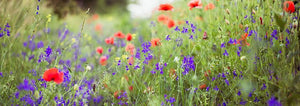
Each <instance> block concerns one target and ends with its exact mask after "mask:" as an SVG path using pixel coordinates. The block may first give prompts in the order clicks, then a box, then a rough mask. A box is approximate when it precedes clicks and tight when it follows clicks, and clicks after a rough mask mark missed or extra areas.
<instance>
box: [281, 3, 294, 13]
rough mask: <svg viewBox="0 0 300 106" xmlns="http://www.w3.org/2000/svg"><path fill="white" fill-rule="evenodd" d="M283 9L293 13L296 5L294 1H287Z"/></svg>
mask: <svg viewBox="0 0 300 106" xmlns="http://www.w3.org/2000/svg"><path fill="white" fill-rule="evenodd" d="M283 10H284V11H286V12H288V13H293V12H295V5H294V2H293V1H285V2H284V3H283Z"/></svg>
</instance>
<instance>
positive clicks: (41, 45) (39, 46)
mask: <svg viewBox="0 0 300 106" xmlns="http://www.w3.org/2000/svg"><path fill="white" fill-rule="evenodd" d="M36 46H37V48H38V49H39V48H43V47H44V43H43V41H40V42H38V43H37V44H36Z"/></svg>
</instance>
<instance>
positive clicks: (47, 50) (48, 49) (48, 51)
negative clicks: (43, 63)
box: [45, 46, 52, 57]
mask: <svg viewBox="0 0 300 106" xmlns="http://www.w3.org/2000/svg"><path fill="white" fill-rule="evenodd" d="M45 53H46V55H45V56H46V57H49V56H50V54H51V53H52V49H51V48H50V46H48V48H47V49H46V50H45Z"/></svg>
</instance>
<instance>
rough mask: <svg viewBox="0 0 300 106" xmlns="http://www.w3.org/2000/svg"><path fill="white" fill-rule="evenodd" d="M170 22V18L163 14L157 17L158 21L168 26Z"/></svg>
mask: <svg viewBox="0 0 300 106" xmlns="http://www.w3.org/2000/svg"><path fill="white" fill-rule="evenodd" d="M168 20H169V17H168V16H166V15H163V14H161V15H159V16H158V17H157V21H158V22H163V23H164V24H167V22H168Z"/></svg>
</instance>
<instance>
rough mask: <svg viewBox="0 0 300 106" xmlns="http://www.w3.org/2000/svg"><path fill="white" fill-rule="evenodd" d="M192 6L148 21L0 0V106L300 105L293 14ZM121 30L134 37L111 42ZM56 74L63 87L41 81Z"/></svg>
mask: <svg viewBox="0 0 300 106" xmlns="http://www.w3.org/2000/svg"><path fill="white" fill-rule="evenodd" d="M188 2H189V1H177V2H175V3H174V4H172V5H173V6H174V9H173V10H172V11H155V12H154V13H153V15H152V16H151V17H150V18H148V19H134V18H131V17H130V16H129V15H126V14H122V15H119V14H113V13H112V14H110V15H103V16H101V15H100V16H99V17H98V18H93V16H92V15H91V14H89V12H88V10H84V11H83V12H82V13H80V14H79V15H70V16H67V17H66V18H64V19H58V18H57V16H56V15H54V14H53V13H52V12H51V10H48V9H49V8H47V7H46V3H45V1H41V2H38V1H26V0H24V1H18V0H12V1H9V0H4V1H0V6H1V7H3V8H1V9H0V11H1V12H0V17H1V20H0V27H1V28H2V30H1V32H4V34H5V35H4V36H3V37H1V38H0V39H1V40H0V43H1V48H0V51H1V56H0V64H1V68H0V72H1V73H0V75H1V76H0V79H1V80H0V84H1V86H0V101H2V102H1V103H0V104H1V105H11V104H12V105H155V106H157V105H183V106H185V105H189V106H190V105H200V106H202V105H230V106H231V105H275V104H276V103H277V102H278V103H280V104H282V105H299V99H298V98H299V96H300V95H299V92H300V87H299V84H300V80H299V63H300V62H299V59H300V58H299V30H298V29H299V28H298V29H297V27H298V26H297V25H298V22H297V21H298V16H297V13H292V14H289V13H287V12H283V9H282V2H281V1H279V0H275V1H273V0H225V1H221V0H211V1H209V0H202V3H203V8H202V9H198V8H193V9H191V10H190V9H189V7H188V6H187V4H188ZM208 3H213V4H214V6H215V8H214V9H211V10H205V6H206V5H207V4H208ZM37 5H39V6H40V8H39V10H37V9H36V8H37ZM36 12H39V13H38V14H37V13H36ZM161 14H164V15H166V16H168V17H169V19H172V20H175V26H174V27H172V28H168V26H167V25H166V24H164V22H160V21H158V19H157V17H158V16H159V15H161ZM261 20H262V22H261ZM7 24H9V26H10V27H8V29H9V30H10V36H8V35H7V32H5V31H3V29H4V28H6V25H7ZM98 24H99V25H101V26H102V28H101V29H100V30H95V26H96V25H98ZM117 31H121V32H123V33H124V34H127V33H131V34H132V36H133V39H132V40H131V41H126V39H119V38H117V37H114V44H113V45H111V44H107V43H106V39H107V38H108V37H113V36H114V34H115V33H116V32H117ZM1 32H0V33H1ZM245 35H247V37H245ZM205 36H207V37H206V38H205ZM157 38H158V39H159V41H157V42H156V43H155V41H154V39H157ZM238 41H240V42H238ZM130 44H133V45H134V46H135V47H134V50H133V53H132V54H131V53H130V52H128V51H127V50H126V46H128V45H130ZM99 46H101V47H102V48H103V53H102V54H98V53H97V52H96V48H97V47H99ZM102 56H105V57H106V58H107V60H106V61H105V62H107V64H106V65H101V63H99V58H100V57H102ZM131 59H132V60H133V62H129V61H132V60H131ZM54 67H55V68H57V69H59V71H60V72H63V73H64V76H63V78H64V81H63V82H62V83H61V84H56V83H54V82H53V81H50V82H47V81H45V80H44V79H43V74H44V72H45V71H46V70H48V69H50V68H54Z"/></svg>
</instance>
